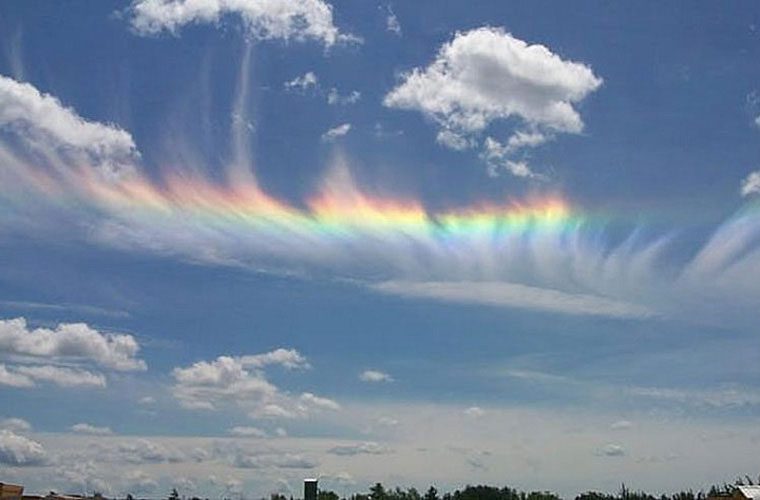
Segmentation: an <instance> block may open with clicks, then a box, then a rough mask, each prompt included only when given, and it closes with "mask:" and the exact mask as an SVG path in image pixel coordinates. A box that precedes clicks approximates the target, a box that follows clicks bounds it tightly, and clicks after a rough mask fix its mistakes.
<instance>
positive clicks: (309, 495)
mask: <svg viewBox="0 0 760 500" xmlns="http://www.w3.org/2000/svg"><path fill="white" fill-rule="evenodd" d="M317 481H318V480H317V479H304V480H303V500H317Z"/></svg>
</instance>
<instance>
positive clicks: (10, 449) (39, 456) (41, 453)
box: [0, 430, 47, 466]
mask: <svg viewBox="0 0 760 500" xmlns="http://www.w3.org/2000/svg"><path fill="white" fill-rule="evenodd" d="M46 460H47V453H46V452H45V449H44V448H43V447H42V445H41V444H40V443H38V442H37V441H32V440H31V439H28V438H25V437H24V436H19V435H18V434H15V433H13V432H12V431H9V430H0V463H2V464H6V465H18V466H25V465H42V464H44V463H45V461H46Z"/></svg>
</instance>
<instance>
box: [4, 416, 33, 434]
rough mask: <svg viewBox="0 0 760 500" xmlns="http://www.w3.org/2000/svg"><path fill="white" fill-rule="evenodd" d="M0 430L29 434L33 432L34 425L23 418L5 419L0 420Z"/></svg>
mask: <svg viewBox="0 0 760 500" xmlns="http://www.w3.org/2000/svg"><path fill="white" fill-rule="evenodd" d="M0 430H6V431H11V432H15V433H19V432H29V431H30V430H32V424H30V423H29V422H27V421H26V420H24V419H23V418H3V419H0Z"/></svg>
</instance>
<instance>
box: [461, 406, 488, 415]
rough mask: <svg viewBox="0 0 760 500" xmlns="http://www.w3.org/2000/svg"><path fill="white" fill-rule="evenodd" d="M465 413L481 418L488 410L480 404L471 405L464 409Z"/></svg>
mask: <svg viewBox="0 0 760 500" xmlns="http://www.w3.org/2000/svg"><path fill="white" fill-rule="evenodd" d="M464 414H465V415H467V416H468V417H473V418H480V417H482V416H483V415H485V414H486V412H485V411H484V410H483V409H482V408H481V407H479V406H471V407H469V408H467V409H466V410H465V411H464Z"/></svg>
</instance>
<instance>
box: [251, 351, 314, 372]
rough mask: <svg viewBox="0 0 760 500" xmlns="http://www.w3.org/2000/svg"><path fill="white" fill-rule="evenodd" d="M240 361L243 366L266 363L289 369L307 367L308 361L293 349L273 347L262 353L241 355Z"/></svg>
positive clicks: (308, 366) (259, 366)
mask: <svg viewBox="0 0 760 500" xmlns="http://www.w3.org/2000/svg"><path fill="white" fill-rule="evenodd" d="M240 362H241V363H242V364H243V366H247V367H254V368H263V367H265V366H267V365H280V366H283V367H284V368H287V369H289V370H296V369H308V368H310V365H309V362H308V361H306V358H305V357H304V356H303V355H301V353H299V352H298V351H297V350H295V349H283V348H279V349H275V350H274V351H270V352H266V353H263V354H254V355H250V356H242V357H241V358H240Z"/></svg>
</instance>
